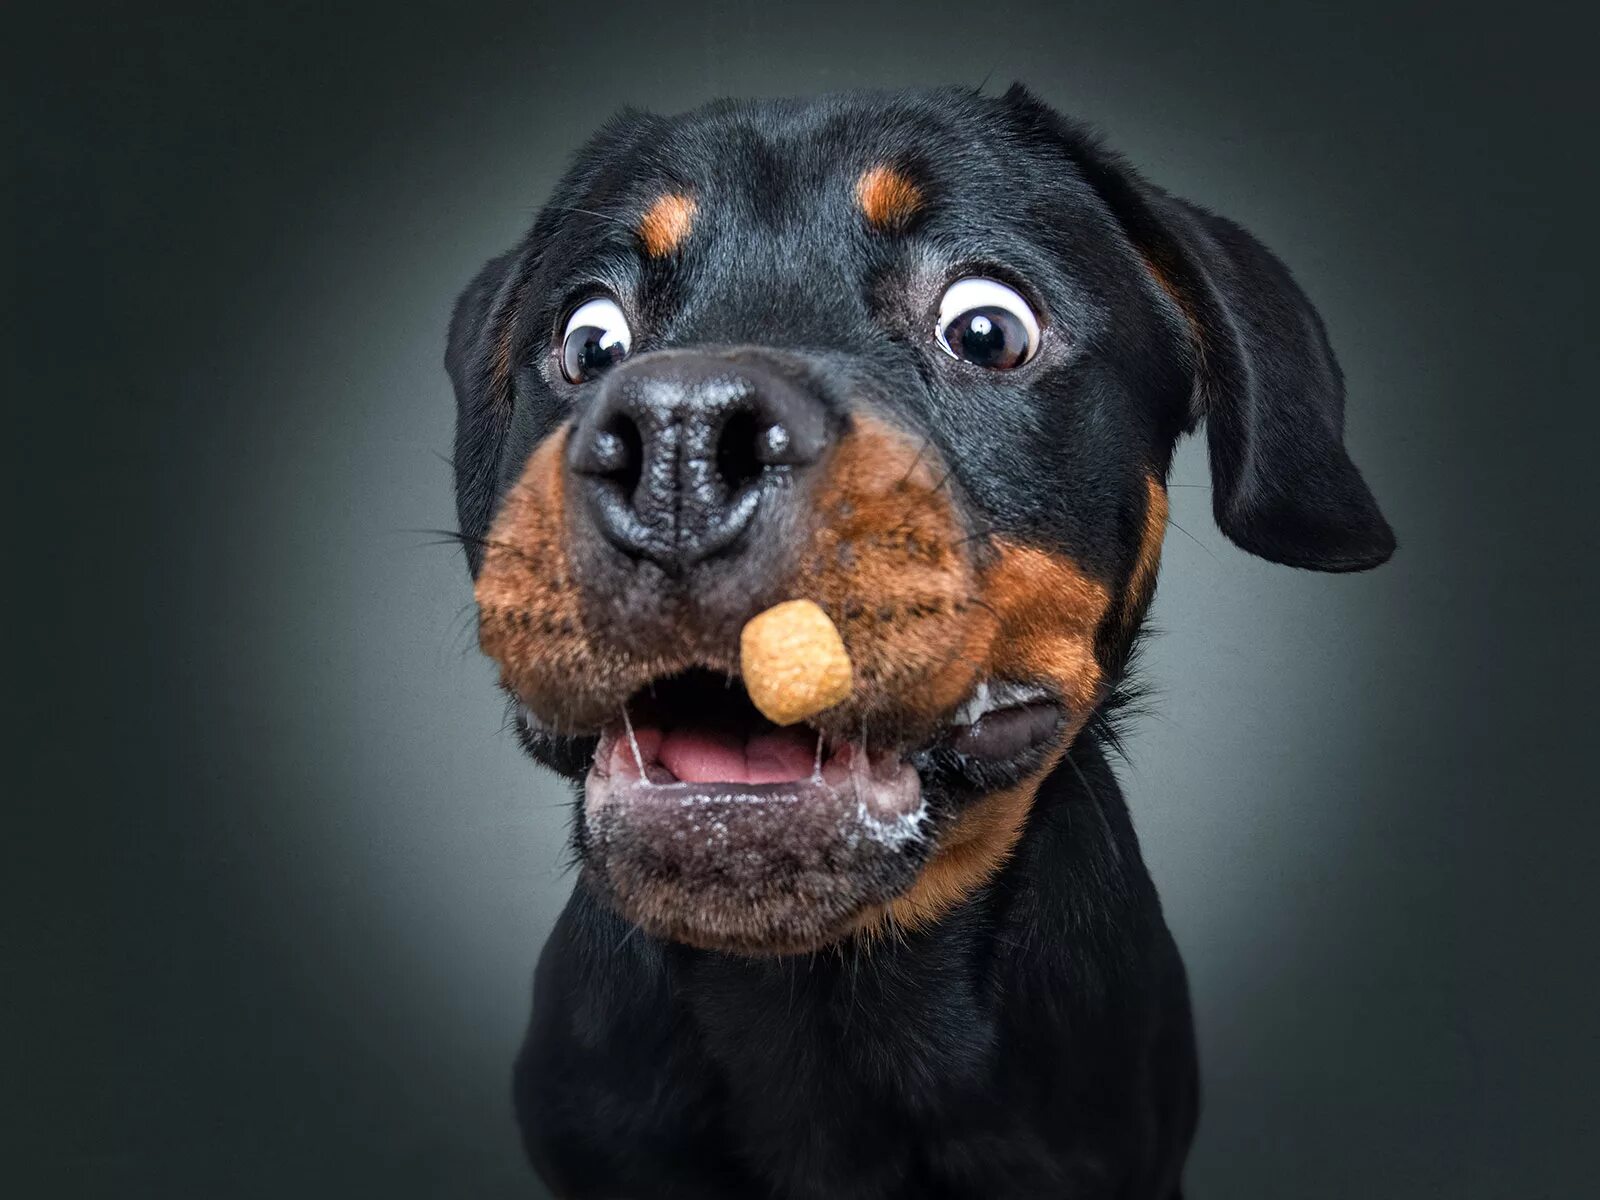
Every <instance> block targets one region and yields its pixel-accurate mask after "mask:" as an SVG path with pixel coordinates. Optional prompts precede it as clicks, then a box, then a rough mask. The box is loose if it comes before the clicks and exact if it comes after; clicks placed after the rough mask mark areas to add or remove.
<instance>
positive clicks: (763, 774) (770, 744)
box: [656, 728, 817, 783]
mask: <svg viewBox="0 0 1600 1200" xmlns="http://www.w3.org/2000/svg"><path fill="white" fill-rule="evenodd" d="M816 750H817V742H816V735H814V734H812V733H809V732H807V731H806V730H805V729H803V728H794V729H778V730H774V731H772V732H771V733H762V734H758V735H756V736H755V737H753V738H750V739H749V740H748V741H746V740H745V739H744V738H742V737H740V736H739V735H737V734H733V733H723V732H719V731H717V730H714V729H674V730H673V731H672V732H670V733H668V734H666V735H665V736H664V737H663V738H662V739H661V748H660V749H659V750H658V751H657V752H656V757H657V758H658V759H659V760H660V762H661V765H662V766H664V767H666V768H667V770H669V771H671V772H672V773H673V774H674V775H676V776H677V777H678V778H679V779H681V780H683V782H685V783H789V782H791V781H793V780H796V779H806V778H809V777H810V775H811V772H812V769H813V768H814V766H815V765H816Z"/></svg>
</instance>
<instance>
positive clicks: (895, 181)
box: [856, 164, 922, 229]
mask: <svg viewBox="0 0 1600 1200" xmlns="http://www.w3.org/2000/svg"><path fill="white" fill-rule="evenodd" d="M856 204H857V205H858V206H859V207H860V209H861V211H862V212H863V213H864V214H865V215H866V218H867V220H868V221H870V222H871V223H872V224H873V225H875V226H877V227H878V228H879V229H898V228H900V227H901V226H903V225H905V224H906V223H907V222H908V221H910V220H911V218H912V217H914V216H916V215H917V211H918V210H919V209H920V208H921V207H922V189H921V188H919V187H918V186H917V185H916V184H915V183H913V182H912V181H911V179H910V178H909V177H908V176H906V175H905V174H904V173H902V172H900V171H897V170H895V169H894V168H893V167H887V166H883V165H881V164H880V165H878V166H875V167H868V168H867V169H866V170H865V171H863V172H862V173H861V177H860V178H859V179H857V180H856Z"/></svg>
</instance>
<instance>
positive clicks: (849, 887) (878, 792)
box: [525, 673, 1062, 954]
mask: <svg viewBox="0 0 1600 1200" xmlns="http://www.w3.org/2000/svg"><path fill="white" fill-rule="evenodd" d="M1061 718H1062V714H1061V710H1060V709H1059V707H1058V706H1057V705H1055V704H1054V703H1053V702H1051V701H1050V700H1049V699H1048V698H1047V697H1045V696H1044V695H1043V693H1041V692H1039V691H1038V690H1037V689H1020V688H1016V687H1011V688H998V687H997V688H993V689H991V688H989V687H987V686H983V687H980V688H979V689H978V690H977V691H976V692H975V693H974V695H973V696H972V697H971V698H969V700H968V701H967V703H966V704H964V705H963V706H962V707H961V709H960V710H958V712H957V713H956V714H954V716H953V718H952V721H951V723H950V725H949V726H948V727H947V728H946V730H945V731H944V732H943V733H942V734H941V736H940V737H939V738H938V739H937V741H936V742H935V743H934V744H932V745H923V746H919V747H915V748H911V747H899V746H893V745H887V746H885V745H870V744H868V743H867V742H866V741H864V740H861V739H857V740H853V741H842V742H841V741H831V740H829V739H827V738H825V737H824V736H823V735H821V734H819V733H818V732H816V731H815V730H814V729H812V728H811V727H809V726H806V725H795V726H790V727H787V728H778V727H776V726H774V725H773V724H772V723H771V722H769V721H767V720H766V719H765V718H763V717H762V716H761V715H760V714H759V713H757V712H756V710H755V708H754V707H753V706H752V705H751V704H750V702H749V700H748V698H747V697H746V695H745V693H744V689H743V688H742V687H741V686H739V684H738V682H737V681H729V680H725V679H724V678H723V677H721V676H710V675H706V674H704V673H690V674H689V675H687V676H679V677H674V678H672V679H669V680H663V681H659V682H658V683H657V684H656V685H653V686H652V687H650V688H647V689H645V690H644V691H643V692H641V693H640V694H639V695H637V696H635V697H634V698H633V699H631V700H630V701H629V703H628V704H627V705H626V706H625V707H624V708H623V709H622V711H621V712H620V713H619V716H618V719H617V720H616V721H615V722H614V723H612V724H610V725H608V726H606V727H605V728H604V729H602V730H601V731H600V733H599V735H598V738H594V737H590V738H585V739H570V738H569V739H554V740H547V741H546V742H545V743H544V744H543V745H544V748H545V749H546V750H547V751H550V750H556V749H559V751H560V752H561V753H562V754H564V755H565V756H566V758H567V760H568V762H567V763H566V764H565V765H567V766H569V768H570V767H572V766H576V765H577V762H578V759H579V758H580V756H581V755H582V754H583V753H584V752H586V751H589V748H590V747H592V758H590V759H589V761H588V765H587V772H586V774H585V775H584V798H583V805H582V810H581V814H580V817H579V821H578V828H577V831H576V836H577V843H578V850H579V856H580V859H581V861H582V863H583V870H584V876H585V880H586V882H587V883H588V885H589V886H591V887H592V888H594V889H595V890H596V891H598V892H599V893H600V894H601V895H602V896H603V897H604V898H605V899H607V900H608V901H609V902H610V903H611V904H612V905H613V906H614V907H615V908H616V909H617V910H618V911H619V912H620V913H621V914H622V915H623V916H624V917H626V918H627V919H628V920H630V921H632V922H634V923H635V924H637V925H639V926H640V927H641V928H643V929H645V930H646V931H648V932H649V933H652V934H655V935H657V936H659V937H663V938H667V939H670V940H673V941H678V942H684V943H687V944H689V945H693V946H698V947H701V948H704V949H712V950H720V951H728V952H734V953H743V954H793V953H801V952H804V951H808V950H813V949H816V948H818V947H820V946H823V945H826V944H828V943H830V942H835V941H838V940H839V939H841V938H842V937H845V936H846V935H848V934H849V933H850V932H851V931H852V930H853V929H855V928H856V927H858V926H859V925H860V923H861V921H862V918H863V916H864V914H866V913H869V912H872V911H877V910H878V909H879V908H881V906H883V905H885V904H887V903H888V902H890V901H892V900H894V899H895V898H896V897H897V896H900V895H902V894H904V893H905V892H906V891H907V890H908V889H909V888H910V887H911V886H912V885H913V884H914V883H915V881H916V879H917V876H918V875H919V874H920V872H921V871H922V869H923V867H925V866H926V865H927V863H928V861H929V859H930V858H931V857H932V855H933V854H934V853H935V852H936V850H937V846H938V835H939V833H940V832H941V829H942V828H943V826H944V825H945V824H946V823H947V822H948V821H949V820H950V819H951V818H952V817H953V816H954V815H955V810H956V804H955V801H957V800H958V799H959V797H960V795H961V793H962V792H963V791H965V792H967V793H968V794H971V793H972V792H973V791H974V790H975V789H973V788H971V787H968V788H961V787H955V788H952V787H951V786H949V785H950V784H951V782H952V780H953V777H956V776H960V775H962V774H966V775H967V776H969V777H970V779H971V781H972V782H973V783H980V781H981V785H982V786H981V787H980V788H979V789H976V790H987V789H988V787H991V786H994V785H995V784H996V783H1000V782H1003V781H1004V780H1005V779H1006V778H1008V777H1012V776H1016V777H1020V776H1021V775H1022V774H1023V773H1025V772H1026V771H1027V770H1029V769H1030V767H1031V765H1032V764H1033V763H1034V762H1035V760H1036V759H1038V758H1040V757H1042V755H1043V752H1044V748H1045V747H1046V746H1047V745H1048V743H1049V742H1050V741H1051V740H1052V739H1053V737H1054V735H1055V734H1056V733H1057V731H1058V730H1059V729H1060V727H1061V724H1062V719H1061ZM525 736H526V729H525ZM533 736H534V738H535V739H537V737H538V735H537V734H534V735H533ZM541 757H543V755H541ZM569 773H572V774H576V772H575V771H569ZM925 777H928V779H930V780H932V782H933V786H931V787H925V786H924V784H925Z"/></svg>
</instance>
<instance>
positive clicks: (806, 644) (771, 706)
mask: <svg viewBox="0 0 1600 1200" xmlns="http://www.w3.org/2000/svg"><path fill="white" fill-rule="evenodd" d="M739 666H740V669H741V670H742V671H743V672H744V686H745V690H746V691H748V692H749V693H750V701H751V703H752V704H754V705H755V706H756V707H757V708H758V709H760V710H761V712H762V713H763V714H764V715H765V716H766V718H767V719H768V720H769V721H771V722H773V724H775V725H793V724H795V723H796V722H799V721H804V720H805V719H806V718H807V717H814V716H816V714H817V713H819V712H821V711H822V710H823V709H826V708H832V707H833V706H834V705H835V704H838V703H839V702H840V701H841V700H843V699H844V698H845V697H846V696H848V695H849V694H850V679H851V670H850V654H849V652H848V651H847V650H845V648H844V640H843V639H842V638H840V636H839V631H838V630H837V629H835V628H834V625H833V622H832V621H830V620H829V619H828V614H827V613H825V612H823V611H822V609H820V608H819V607H817V605H816V604H815V603H813V602H812V601H810V600H786V601H784V602H783V603H782V604H774V605H773V606H772V607H771V608H769V609H767V611H766V612H763V613H757V614H756V615H755V616H754V617H751V618H750V620H749V622H748V623H746V625H745V627H744V632H743V633H742V634H740V636H739Z"/></svg>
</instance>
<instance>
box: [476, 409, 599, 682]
mask: <svg viewBox="0 0 1600 1200" xmlns="http://www.w3.org/2000/svg"><path fill="white" fill-rule="evenodd" d="M567 432H568V431H567V430H566V429H562V430H560V431H559V432H557V433H555V434H553V435H552V436H551V437H549V438H547V439H546V440H545V442H544V444H543V445H541V446H540V447H539V448H538V449H537V450H535V451H534V453H533V455H532V457H530V458H529V460H528V465H527V467H526V468H524V470H523V473H522V477H521V479H519V480H518V481H517V483H516V485H515V486H514V487H513V488H512V489H511V491H510V492H508V493H507V495H506V498H505V503H504V504H503V505H502V506H501V509H500V512H499V514H498V515H497V516H496V517H495V520H494V524H493V526H492V527H491V528H490V531H489V543H490V544H489V546H488V548H487V549H486V550H485V551H484V557H483V569H482V570H481V571H479V573H478V581H477V584H476V586H475V587H474V589H473V594H474V596H475V597H476V598H477V601H478V644H479V645H480V646H481V647H482V648H483V651H484V653H486V654H488V655H489V656H490V657H491V658H493V659H494V660H495V661H496V662H498V663H499V664H500V674H501V681H502V682H503V683H505V684H506V685H507V686H508V687H512V688H514V689H515V690H516V691H517V692H518V693H519V694H520V695H521V696H522V697H523V698H524V699H525V700H527V701H528V702H529V703H530V704H533V705H535V706H536V707H539V708H541V710H542V711H548V712H553V713H556V712H561V711H563V710H564V709H565V707H566V706H565V704H564V703H563V698H564V696H566V695H568V694H571V691H572V689H573V687H574V684H575V683H576V682H577V681H578V680H584V681H585V683H587V681H588V679H589V676H588V675H587V674H586V672H588V671H589V669H590V668H591V665H592V655H591V654H590V652H589V650H588V648H587V638H586V636H585V634H584V629H583V624H582V620H581V616H580V613H579V609H578V591H577V588H576V587H575V586H573V583H572V572H571V569H570V566H569V564H568V561H567V551H566V529H565V525H566V516H565V495H564V492H565V486H564V481H563V475H562V469H561V464H562V457H563V453H564V451H565V448H566V442H567Z"/></svg>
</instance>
